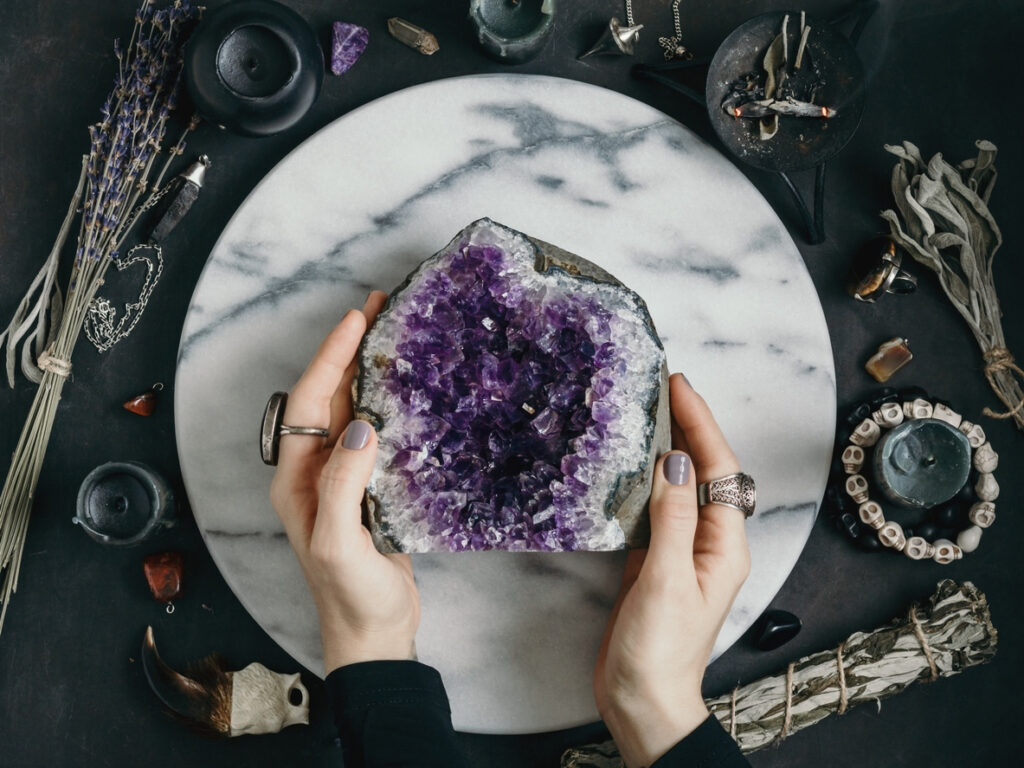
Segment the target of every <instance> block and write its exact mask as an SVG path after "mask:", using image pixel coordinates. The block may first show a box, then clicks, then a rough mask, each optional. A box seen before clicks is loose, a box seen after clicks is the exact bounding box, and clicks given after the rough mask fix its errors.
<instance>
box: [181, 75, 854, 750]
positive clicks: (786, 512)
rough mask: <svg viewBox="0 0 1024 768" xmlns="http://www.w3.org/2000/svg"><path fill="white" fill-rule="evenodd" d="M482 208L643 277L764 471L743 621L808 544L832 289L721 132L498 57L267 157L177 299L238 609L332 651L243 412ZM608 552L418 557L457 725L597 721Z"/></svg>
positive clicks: (817, 487) (739, 605) (622, 275)
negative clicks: (700, 131) (185, 302)
mask: <svg viewBox="0 0 1024 768" xmlns="http://www.w3.org/2000/svg"><path fill="white" fill-rule="evenodd" d="M483 216H489V217H491V218H493V219H495V220H496V221H500V222H502V223H504V224H506V225H508V226H510V227H513V228H515V229H518V230H521V231H523V232H527V233H529V234H531V235H533V236H535V237H537V238H539V239H541V240H545V241H547V242H550V243H554V244H556V245H558V246H559V247H562V248H565V249H566V250H569V251H571V252H574V253H578V254H580V255H581V256H584V257H585V258H587V259H590V260H591V261H594V262H596V263H597V264H598V265H600V266H601V267H604V268H605V269H607V270H608V271H610V272H611V273H612V274H614V275H616V276H617V277H618V278H619V279H620V280H622V281H623V282H625V283H626V284H627V285H629V286H630V287H631V288H633V289H634V290H636V291H637V292H638V293H639V294H640V295H641V296H643V297H644V298H645V299H646V301H647V303H648V305H649V307H650V311H651V315H652V316H653V318H654V321H655V324H656V325H657V327H658V329H659V332H660V333H661V335H662V340H663V342H664V344H665V348H666V350H667V354H668V360H669V367H670V368H671V369H672V370H681V371H684V372H685V373H686V375H687V377H688V378H689V380H690V381H691V382H692V383H693V385H694V386H695V387H696V389H697V390H698V391H700V392H701V393H703V394H704V396H705V397H706V398H707V400H708V401H709V403H710V404H711V407H712V408H713V409H714V411H715V413H716V415H717V417H718V420H719V422H720V423H721V425H722V427H723V429H724V430H725V433H726V435H727V436H728V438H729V440H730V442H731V444H732V445H733V448H734V449H735V451H736V453H737V454H738V455H739V457H740V459H741V461H742V462H743V465H744V468H745V469H746V470H747V471H748V472H750V473H751V474H752V475H754V476H755V477H756V478H757V481H758V514H757V515H756V516H755V517H754V518H753V519H751V520H750V521H749V523H748V529H747V530H748V532H749V539H750V548H751V555H752V560H753V564H752V569H751V574H750V578H749V579H748V580H747V583H746V585H745V586H744V588H743V590H742V591H741V592H740V595H739V597H738V598H737V600H736V603H735V606H734V608H733V611H732V613H731V614H730V616H729V619H728V620H727V622H726V624H725V626H724V627H723V629H722V632H721V634H720V636H719V638H718V643H717V644H716V646H715V654H716V655H717V654H720V653H721V652H722V651H723V650H725V649H726V648H727V647H728V646H729V645H731V644H732V643H733V642H734V641H735V640H736V639H737V638H738V637H739V636H740V635H741V634H742V633H743V631H744V630H745V629H746V628H747V627H748V626H749V625H750V624H751V623H752V622H753V621H754V620H755V619H756V618H757V616H758V615H759V614H760V613H761V611H762V610H763V609H764V608H765V606H766V605H767V604H768V603H769V601H770V600H771V599H772V597H773V596H774V594H775V593H776V591H778V589H779V587H780V586H781V585H782V583H783V581H784V580H785V579H786V577H787V575H788V574H789V572H790V570H791V568H792V566H793V564H794V563H795V562H796V560H797V558H798V557H799V556H800V552H801V550H802V549H803V546H804V543H805V541H806V540H807V537H808V535H809V533H810V530H811V526H812V525H813V522H814V518H815V514H816V510H817V503H818V500H819V499H820V498H821V495H822V492H823V490H824V485H825V480H826V475H827V472H828V466H829V459H830V453H831V449H832V436H833V428H834V423H835V422H834V420H835V383H834V372H833V366H832V353H831V345H830V343H829V338H828V332H827V329H826V326H825V321H824V316H823V314H822V310H821V306H820V304H819V303H818V299H817V295H816V293H815V290H814V286H813V285H812V283H811V280H810V277H809V276H808V274H807V272H806V270H805V268H804V265H803V262H802V260H801V258H800V255H799V253H798V252H797V249H796V247H795V246H794V245H793V242H792V240H791V239H790V237H789V235H788V234H787V232H786V230H785V228H784V227H783V225H782V224H781V223H780V221H779V220H778V218H777V217H776V215H775V213H774V212H773V211H772V209H771V208H770V207H769V206H768V204H767V203H766V202H765V200H764V199H763V198H762V197H761V196H760V195H759V194H758V192H757V191H756V190H755V188H754V187H753V186H752V185H751V184H750V183H749V182H748V181H747V180H746V179H745V178H744V177H743V175H742V174H740V173H739V172H738V171H737V170H736V169H735V168H733V166H732V165H731V164H730V163H729V162H728V161H727V160H726V159H725V158H724V157H722V156H721V155H720V154H719V153H718V152H716V151H715V150H714V149H712V148H711V147H710V146H708V145H707V144H706V143H704V142H703V141H702V140H701V139H699V138H698V137H696V136H695V135H694V134H692V133H691V132H690V131H689V130H687V129H686V128H684V127H683V126H681V125H679V124H678V123H676V122H675V121H674V120H672V119H670V118H669V117H667V116H666V115H664V114H662V113H661V112H658V111H656V110H654V109H652V108H650V107H648V106H646V105H644V104H642V103H640V102H637V101H635V100H633V99H630V98H627V97H625V96H622V95H620V94H618V93H614V92H612V91H607V90H604V89H601V88H597V87H595V86H591V85H586V84H583V83H578V82H574V81H570V80H562V79H557V78H549V77H538V76H524V75H492V76H476V77H465V78H458V79H452V80H443V81H438V82H434V83H430V84H427V85H422V86H417V87H415V88H410V89H408V90H405V91H400V92H397V93H394V94H392V95H390V96H387V97H385V98H382V99H379V100H378V101H375V102H373V103H371V104H368V105H366V106H364V107H362V108H361V109H358V110H356V111H354V112H352V113H350V114H348V115H346V116H344V117H342V118H341V119H339V120H337V121H336V122H334V123H332V124H331V125H329V126H327V127H326V128H324V129H323V130H322V131H320V132H319V133H317V134H316V135H315V136H313V137H312V138H310V139H309V140H308V141H306V142H305V143H304V144H303V145H302V146H300V147H299V148H298V149H296V150H295V151H294V152H292V153H291V154H290V155H289V156H288V157H287V158H285V160H284V161H282V162H281V163H280V164H279V165H278V166H277V167H276V168H275V169H274V170H273V171H272V172H271V173H270V174H269V175H268V176H267V177H266V178H265V179H264V180H263V181H262V182H261V183H260V184H259V186H258V187H257V188H256V189H255V190H254V191H253V193H252V194H251V195H250V196H249V198H248V199H247V200H246V201H245V203H244V204H243V205H242V207H241V208H240V209H239V211H238V212H237V213H236V214H235V216H234V218H233V219H232V220H231V222H230V223H229V224H228V226H227V228H226V229H225V230H224V233H223V235H222V236H221V238H220V240H219V241H218V243H217V245H216V247H215V248H214V250H213V253H212V254H211V256H210V259H209V262H208V264H207V266H206V269H205V271H204V272H203V275H202V277H201V279H200V281H199V284H198V286H197V288H196V291H195V295H194V296H193V298H192V305H191V307H190V309H189V312H188V317H187V319H186V321H185V326H184V330H183V333H182V339H181V347H180V351H179V361H178V372H177V379H176V387H175V388H176V394H175V421H176V424H177V439H178V450H179V453H180V458H181V467H182V472H183V474H184V479H185V486H186V489H187V491H188V495H189V499H190V500H191V503H192V507H193V509H194V510H195V516H196V520H197V521H198V523H199V527H200V529H201V530H202V532H203V536H204V537H205V540H206V544H207V546H208V547H209V549H210V553H211V555H212V556H213V558H214V560H215V561H216V563H217V565H218V567H219V568H220V570H221V572H222V574H223V575H224V578H225V579H226V580H227V582H228V583H229V584H230V585H231V587H232V589H233V590H234V592H235V594H236V595H237V596H238V598H239V600H241V602H242V603H243V605H244V606H245V607H246V609H247V610H249V612H250V613H251V614H252V615H253V617H254V618H255V619H256V621H258V622H259V623H260V625H261V626H262V627H263V628H264V629H266V631H267V632H268V633H269V634H270V635H271V636H272V637H274V638H275V639H276V640H277V641H278V642H279V643H280V644H281V646H282V647H283V648H284V649H285V650H287V651H288V652H289V653H291V654H292V655H293V656H294V657H295V658H296V660H298V661H299V662H301V663H302V664H304V665H305V666H307V667H309V668H310V669H312V670H314V671H317V672H321V671H322V661H321V656H320V640H319V633H318V629H317V622H316V612H315V609H314V605H313V601H312V599H311V597H310V596H309V593H308V591H307V588H306V584H305V581H304V579H303V577H302V574H301V571H300V570H299V566H298V564H297V562H296V560H295V558H294V556H293V555H292V552H291V549H290V548H289V546H288V542H287V540H286V538H285V535H284V532H283V530H282V528H281V525H280V523H279V522H278V520H277V517H276V516H275V514H274V511H273V510H272V508H271V506H270V503H269V502H268V500H267V492H268V488H269V485H270V479H271V475H272V474H273V470H272V469H270V468H268V467H265V466H264V465H263V464H262V463H261V462H260V458H259V450H258V446H257V427H258V423H259V420H260V415H261V414H262V411H263V406H264V404H265V403H266V399H267V397H268V396H269V394H270V393H271V392H273V391H274V390H278V389H288V388H290V387H291V385H292V384H293V383H294V382H295V380H296V379H297V377H298V376H299V374H300V373H301V371H302V370H303V368H304V367H305V365H306V363H307V362H308V361H309V359H310V357H311V356H312V354H313V352H314V351H315V349H316V347H317V345H318V344H319V342H320V340H321V339H322V338H323V336H324V335H325V334H326V333H327V332H328V331H329V330H330V328H332V327H333V326H334V325H335V323H337V322H338V320H339V319H340V318H341V316H342V315H343V313H344V312H345V311H346V310H347V309H349V308H351V307H359V306H362V303H363V301H364V299H365V297H366V294H367V292H368V291H369V290H370V289H371V288H382V289H384V290H390V289H392V288H393V287H395V286H396V285H397V284H398V283H399V282H400V281H401V280H402V279H403V278H404V276H405V275H406V274H407V273H408V272H409V271H410V270H411V269H412V268H413V267H414V266H415V265H416V264H417V263H418V262H419V261H420V260H422V259H423V258H425V257H427V256H429V255H431V254H433V253H434V252H435V251H436V250H438V249H439V248H441V247H442V246H443V245H444V244H445V243H447V242H448V240H449V239H450V238H451V237H452V235H454V234H455V233H456V232H458V231H459V230H460V229H461V228H462V227H463V226H465V225H466V224H468V223H469V222H471V221H473V220H475V219H478V218H480V217H483ZM623 561H624V556H623V553H568V554H540V553H525V554H510V553H476V554H460V555H442V554H435V555H418V556H414V567H415V571H416V576H417V581H418V582H419V585H420V595H421V599H422V604H423V618H422V623H421V626H420V630H419V634H418V636H417V647H418V650H419V655H420V659H421V660H422V661H424V662H426V663H428V664H431V665H434V666H436V667H437V668H438V669H440V670H441V673H442V674H443V676H444V680H445V684H446V686H447V688H448V693H449V697H450V698H451V703H452V715H453V719H454V722H455V726H456V728H458V729H460V730H465V731H473V732H483V733H526V732H534V731H545V730H553V729H557V728H564V727H568V726H573V725H578V724H581V723H585V722H590V721H593V720H596V719H597V711H596V709H595V707H594V703H593V697H592V693H591V673H592V667H593V661H594V659H595V657H596V654H597V650H598V646H599V644H600V640H601V635H602V631H603V629H604V625H605V622H606V620H607V617H608V613H609V610H610V608H611V605H612V603H613V601H614V597H615V594H616V591H617V588H618V581H619V577H620V574H621V570H622V564H623Z"/></svg>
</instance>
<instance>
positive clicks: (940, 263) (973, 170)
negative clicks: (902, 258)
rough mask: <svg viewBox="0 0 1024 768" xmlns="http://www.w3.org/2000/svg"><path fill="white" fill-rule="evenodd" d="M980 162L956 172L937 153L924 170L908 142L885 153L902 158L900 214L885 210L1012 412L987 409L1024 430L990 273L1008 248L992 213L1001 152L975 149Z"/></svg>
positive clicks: (1023, 395) (897, 186) (1021, 395)
mask: <svg viewBox="0 0 1024 768" xmlns="http://www.w3.org/2000/svg"><path fill="white" fill-rule="evenodd" d="M976 145H977V147H978V155H977V157H975V158H971V159H969V160H965V161H964V162H962V163H960V164H959V165H957V166H956V167H954V166H952V165H950V164H949V163H947V162H946V161H945V160H944V159H943V157H942V155H940V154H936V155H935V156H934V157H933V158H932V159H931V160H929V161H928V162H927V163H925V161H924V159H923V158H922V157H921V151H920V150H919V149H918V148H917V147H916V146H914V145H913V144H911V143H910V142H909V141H904V142H903V145H902V146H899V147H896V146H891V145H888V144H887V145H886V147H885V149H886V151H887V152H890V153H892V154H894V155H896V157H898V158H899V159H900V161H899V163H897V164H896V167H895V168H893V171H892V194H893V197H894V198H895V199H896V209H897V210H895V211H893V210H888V211H883V212H882V218H883V219H885V220H886V221H887V222H888V224H889V229H890V231H891V233H892V239H893V240H895V241H896V242H897V243H899V244H900V245H901V246H903V247H904V248H906V249H907V251H908V252H909V253H910V255H911V256H913V257H914V258H915V259H916V260H917V261H919V262H921V263H922V264H924V265H925V266H926V267H928V268H929V269H931V270H934V271H935V273H936V274H937V275H938V276H939V283H940V284H941V285H942V290H943V291H945V292H946V296H948V297H949V300H950V302H952V304H953V306H954V307H955V308H956V311H957V312H959V313H960V315H961V316H962V317H963V318H964V320H966V321H967V325H968V326H969V327H970V329H971V332H972V333H973V334H974V338H975V339H977V341H978V346H979V347H981V354H982V358H983V359H984V361H985V369H984V370H985V378H987V379H988V383H989V385H990V386H991V387H992V389H993V390H995V393H996V396H997V397H998V398H999V399H1000V400H1001V401H1002V402H1003V404H1004V405H1005V406H1006V407H1007V409H1008V410H1007V411H1006V412H1005V413H996V412H994V411H993V410H992V409H990V408H985V410H984V411H983V413H984V414H985V415H986V416H991V417H992V418H995V419H1009V418H1012V419H1013V420H1014V422H1015V423H1016V425H1017V428H1018V429H1024V390H1022V389H1021V383H1020V382H1019V381H1018V378H1019V379H1020V380H1021V381H1024V371H1022V370H1021V369H1020V367H1019V366H1018V365H1017V364H1016V363H1015V362H1014V360H1013V355H1011V354H1010V350H1008V349H1007V348H1006V340H1005V338H1004V336H1003V326H1002V320H1001V317H1002V312H1001V311H1000V309H999V297H998V296H996V286H995V278H994V277H993V274H992V257H993V256H995V253H996V251H997V250H998V249H999V246H1000V245H1001V244H1002V242H1003V236H1002V233H1000V231H999V227H998V226H997V225H996V220H995V219H994V218H993V217H992V213H991V212H990V211H989V209H988V201H989V198H990V197H991V195H992V188H993V187H994V186H995V184H996V167H995V160H996V145H995V144H993V143H992V142H990V141H978V142H976Z"/></svg>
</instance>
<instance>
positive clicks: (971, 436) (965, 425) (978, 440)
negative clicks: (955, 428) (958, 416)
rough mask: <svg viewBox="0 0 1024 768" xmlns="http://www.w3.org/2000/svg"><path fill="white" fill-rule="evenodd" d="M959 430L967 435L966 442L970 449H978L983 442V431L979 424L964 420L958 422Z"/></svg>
mask: <svg viewBox="0 0 1024 768" xmlns="http://www.w3.org/2000/svg"><path fill="white" fill-rule="evenodd" d="M959 430H960V431H961V432H963V433H964V434H965V435H967V442H968V443H970V444H971V448H979V447H981V445H982V444H983V443H984V442H985V430H984V429H982V428H981V425H980V424H975V423H974V422H973V421H968V420H967V419H964V420H963V421H961V422H960V426H959Z"/></svg>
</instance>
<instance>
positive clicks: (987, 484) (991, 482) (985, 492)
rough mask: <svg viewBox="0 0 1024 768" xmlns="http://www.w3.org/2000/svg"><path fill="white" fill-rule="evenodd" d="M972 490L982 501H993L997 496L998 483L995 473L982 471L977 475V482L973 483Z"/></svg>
mask: <svg viewBox="0 0 1024 768" xmlns="http://www.w3.org/2000/svg"><path fill="white" fill-rule="evenodd" d="M974 492H975V493H976V494H978V498H979V499H981V500H982V501H995V500H996V499H998V498H999V483H997V482H996V477H995V475H992V474H989V473H988V472H983V473H982V474H980V475H978V482H976V483H975V484H974Z"/></svg>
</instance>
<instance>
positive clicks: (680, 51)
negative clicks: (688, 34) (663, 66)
mask: <svg viewBox="0 0 1024 768" xmlns="http://www.w3.org/2000/svg"><path fill="white" fill-rule="evenodd" d="M681 1H682V0H672V24H673V30H674V31H675V35H674V36H673V37H659V38H658V45H660V46H661V47H662V48H664V49H665V58H666V59H668V60H671V59H689V58H691V57H692V56H693V54H692V53H691V52H690V51H689V50H687V48H686V47H685V46H684V45H683V44H682V42H683V26H682V22H681V21H680V20H679V3H680V2H681ZM626 23H627V24H628V25H629V26H631V27H635V26H636V22H635V21H634V20H633V0H626Z"/></svg>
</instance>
